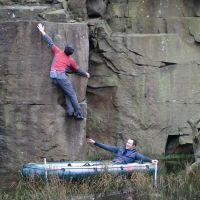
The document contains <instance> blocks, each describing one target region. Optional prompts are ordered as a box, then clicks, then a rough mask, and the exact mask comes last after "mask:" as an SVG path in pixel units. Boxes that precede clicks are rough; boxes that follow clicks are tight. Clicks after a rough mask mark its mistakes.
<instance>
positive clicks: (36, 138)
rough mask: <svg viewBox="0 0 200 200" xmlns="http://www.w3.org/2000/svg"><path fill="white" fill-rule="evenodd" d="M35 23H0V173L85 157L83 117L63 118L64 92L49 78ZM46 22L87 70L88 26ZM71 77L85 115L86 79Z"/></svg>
mask: <svg viewBox="0 0 200 200" xmlns="http://www.w3.org/2000/svg"><path fill="white" fill-rule="evenodd" d="M37 23H38V22H30V21H29V22H28V21H27V22H5V23H0V47H1V48H0V49H1V50H0V51H1V52H0V71H1V73H0V80H1V82H0V88H1V90H0V91H1V96H0V144H1V145H0V160H1V162H0V169H2V171H0V174H1V173H3V172H4V174H7V175H9V173H10V172H11V171H17V170H19V168H20V167H21V165H22V164H23V163H27V162H33V161H41V160H42V158H43V157H47V159H49V158H54V159H58V160H59V159H63V158H64V159H69V160H74V159H83V157H84V155H85V151H84V141H85V135H86V130H85V128H86V120H83V121H76V120H75V119H68V118H67V117H66V113H65V108H64V107H65V106H64V98H63V95H62V93H61V92H60V91H58V90H57V89H56V88H55V86H53V85H52V84H51V81H50V79H49V68H50V63H51V60H52V54H51V51H50V49H49V48H48V47H47V44H46V43H45V42H44V41H43V40H42V38H41V34H40V33H39V31H38V30H37V28H36V26H37ZM44 25H45V27H46V31H47V33H49V35H50V36H51V37H52V38H53V40H54V41H55V43H56V44H57V45H58V46H60V47H61V48H64V46H65V42H68V43H73V44H74V46H75V47H76V50H75V54H74V56H73V57H74V58H75V59H76V60H77V62H78V64H79V65H81V66H82V67H83V68H85V69H87V67H88V51H89V45H88V29H87V26H86V24H84V23H76V24H66V23H65V24H63V23H50V22H45V23H44ZM71 79H72V82H73V85H74V87H75V90H76V92H77V95H78V99H79V101H80V102H82V109H83V110H84V112H85V115H86V109H87V107H86V102H85V92H86V85H87V79H86V78H81V77H79V76H76V75H71ZM74 147H76V148H74ZM1 181H3V180H1ZM1 183H2V182H1Z"/></svg>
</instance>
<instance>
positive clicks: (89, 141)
mask: <svg viewBox="0 0 200 200" xmlns="http://www.w3.org/2000/svg"><path fill="white" fill-rule="evenodd" d="M86 141H87V143H90V144H94V143H95V141H94V140H93V139H91V138H87V139H86Z"/></svg>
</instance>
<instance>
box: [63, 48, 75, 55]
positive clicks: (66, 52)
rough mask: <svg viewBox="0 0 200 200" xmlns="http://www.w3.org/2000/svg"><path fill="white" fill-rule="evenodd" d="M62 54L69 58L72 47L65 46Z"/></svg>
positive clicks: (72, 51) (72, 50)
mask: <svg viewBox="0 0 200 200" xmlns="http://www.w3.org/2000/svg"><path fill="white" fill-rule="evenodd" d="M64 52H65V54H66V55H68V56H70V55H72V54H73V53H74V47H73V46H72V45H66V46H65V50H64Z"/></svg>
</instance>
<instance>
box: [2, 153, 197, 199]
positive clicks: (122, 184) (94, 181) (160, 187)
mask: <svg viewBox="0 0 200 200" xmlns="http://www.w3.org/2000/svg"><path fill="white" fill-rule="evenodd" d="M170 158H171V159H170ZM186 158H188V160H187V159H186ZM88 159H89V160H97V159H102V160H105V159H109V160H110V159H111V157H108V155H107V154H105V155H104V154H103V155H100V154H98V155H94V154H90V155H88ZM162 160H163V161H162ZM176 160H178V162H177V161H176ZM183 160H184V162H182V161H183ZM192 162H193V158H191V156H188V155H170V156H162V158H160V162H159V175H158V181H157V188H155V187H154V176H151V175H149V174H145V173H138V172H137V173H133V174H129V175H113V174H109V173H101V174H100V175H95V176H92V177H88V178H85V179H78V180H73V179H71V180H66V181H62V180H60V179H58V178H57V177H49V181H48V184H46V183H45V181H44V180H41V179H37V180H36V179H30V180H29V181H28V180H21V181H20V182H19V183H18V185H17V186H14V187H13V188H12V189H11V191H3V190H0V199H1V200H11V199H12V200H27V199H28V200H65V199H70V198H71V197H74V198H73V199H84V197H86V199H92V198H94V195H95V196H98V197H99V199H100V197H101V196H106V195H109V194H113V192H114V193H115V192H116V193H118V194H119V193H120V192H122V191H124V192H125V193H126V194H129V196H131V195H132V196H133V197H134V199H159V200H160V199H161V200H162V199H163V200H164V199H198V198H200V181H199V180H200V172H198V171H197V172H195V174H193V173H187V171H188V170H186V169H187V168H188V167H189V166H191V163H192ZM169 164H170V165H169ZM188 174H189V175H188ZM78 197H79V198H78ZM95 198H96V197H95ZM104 199H105V198H104ZM121 199H126V198H125V194H123V197H122V198H121Z"/></svg>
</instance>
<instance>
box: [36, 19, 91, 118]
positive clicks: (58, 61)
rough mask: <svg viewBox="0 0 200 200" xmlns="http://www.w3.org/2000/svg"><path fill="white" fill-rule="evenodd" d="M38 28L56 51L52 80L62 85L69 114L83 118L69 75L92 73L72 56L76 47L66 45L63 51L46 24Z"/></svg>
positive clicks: (53, 50)
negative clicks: (48, 31) (45, 28)
mask: <svg viewBox="0 0 200 200" xmlns="http://www.w3.org/2000/svg"><path fill="white" fill-rule="evenodd" d="M37 28H38V30H39V31H40V32H41V34H42V36H43V39H44V40H45V41H46V42H47V43H48V45H49V47H50V48H51V50H52V52H53V53H54V59H53V62H52V64H51V71H50V78H51V79H52V82H53V83H54V84H55V85H56V86H58V87H60V88H61V89H62V91H63V92H64V95H65V103H66V110H67V116H68V117H73V116H74V117H75V118H76V119H78V120H83V119H84V117H83V114H82V112H81V107H80V105H79V103H78V99H77V96H76V93H75V91H74V89H73V86H72V83H71V81H70V79H69V77H68V73H69V72H75V73H77V74H79V75H80V76H84V77H87V78H89V77H90V74H89V73H88V72H86V71H85V70H83V69H81V68H80V67H78V65H77V63H76V61H75V60H74V59H73V58H72V57H71V55H72V54H73V52H74V47H73V46H72V45H66V46H65V49H64V51H63V50H61V49H59V48H58V47H57V46H56V45H55V44H54V42H53V40H52V39H51V38H50V37H49V36H48V35H47V34H46V33H45V31H44V26H43V25H42V24H41V23H39V24H38V25H37Z"/></svg>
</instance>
